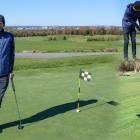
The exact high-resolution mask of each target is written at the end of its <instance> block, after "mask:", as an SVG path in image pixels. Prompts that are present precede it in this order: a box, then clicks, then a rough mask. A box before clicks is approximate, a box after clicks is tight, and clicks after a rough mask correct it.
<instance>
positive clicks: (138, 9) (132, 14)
mask: <svg viewBox="0 0 140 140" xmlns="http://www.w3.org/2000/svg"><path fill="white" fill-rule="evenodd" d="M137 20H138V22H139V25H140V1H136V2H134V3H131V4H128V6H127V8H126V10H125V13H124V17H123V19H122V27H123V34H124V60H126V61H128V45H129V36H130V38H131V44H132V57H133V60H134V61H135V60H136V28H137V29H138V30H139V31H140V26H139V25H138V24H137Z"/></svg>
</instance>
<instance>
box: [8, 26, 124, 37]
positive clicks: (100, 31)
mask: <svg viewBox="0 0 140 140" xmlns="http://www.w3.org/2000/svg"><path fill="white" fill-rule="evenodd" d="M6 31H8V32H11V33H13V34H14V36H15V37H30V36H49V35H91V36H93V35H106V34H111V35H121V34H122V29H121V28H119V27H110V28H106V27H96V28H87V27H81V28H77V29H74V28H64V29H20V30H19V29H13V28H6Z"/></svg>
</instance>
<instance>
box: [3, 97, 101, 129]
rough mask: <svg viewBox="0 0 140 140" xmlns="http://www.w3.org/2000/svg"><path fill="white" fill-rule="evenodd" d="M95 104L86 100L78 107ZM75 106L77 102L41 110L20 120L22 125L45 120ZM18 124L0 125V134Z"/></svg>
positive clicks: (95, 101)
mask: <svg viewBox="0 0 140 140" xmlns="http://www.w3.org/2000/svg"><path fill="white" fill-rule="evenodd" d="M97 102H98V100H96V99H94V100H87V101H80V106H81V107H82V106H86V105H90V104H94V103H97ZM76 106H77V102H70V103H66V104H62V105H58V106H54V107H52V108H49V109H46V110H43V111H41V112H38V113H36V114H34V115H33V116H30V117H28V118H25V119H22V124H23V125H25V124H29V123H34V122H38V121H41V120H45V119H47V118H50V117H53V116H56V115H58V114H61V113H65V112H67V111H70V110H73V109H76ZM18 124H19V121H13V122H9V123H5V124H1V125H0V132H2V131H3V130H4V129H6V128H11V127H14V126H17V125H18Z"/></svg>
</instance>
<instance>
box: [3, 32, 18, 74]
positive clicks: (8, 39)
mask: <svg viewBox="0 0 140 140" xmlns="http://www.w3.org/2000/svg"><path fill="white" fill-rule="evenodd" d="M14 51H15V45H14V36H13V35H12V34H11V33H9V32H5V31H4V30H3V31H1V32H0V77H1V76H8V75H9V74H10V73H11V72H12V71H13V65H14V56H15V54H14Z"/></svg>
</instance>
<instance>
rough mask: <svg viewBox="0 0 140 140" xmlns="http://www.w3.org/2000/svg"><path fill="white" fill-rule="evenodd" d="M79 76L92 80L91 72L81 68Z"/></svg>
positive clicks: (85, 79)
mask: <svg viewBox="0 0 140 140" xmlns="http://www.w3.org/2000/svg"><path fill="white" fill-rule="evenodd" d="M79 77H80V79H83V80H84V81H90V80H91V73H89V72H87V71H84V70H82V69H80V75H79Z"/></svg>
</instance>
